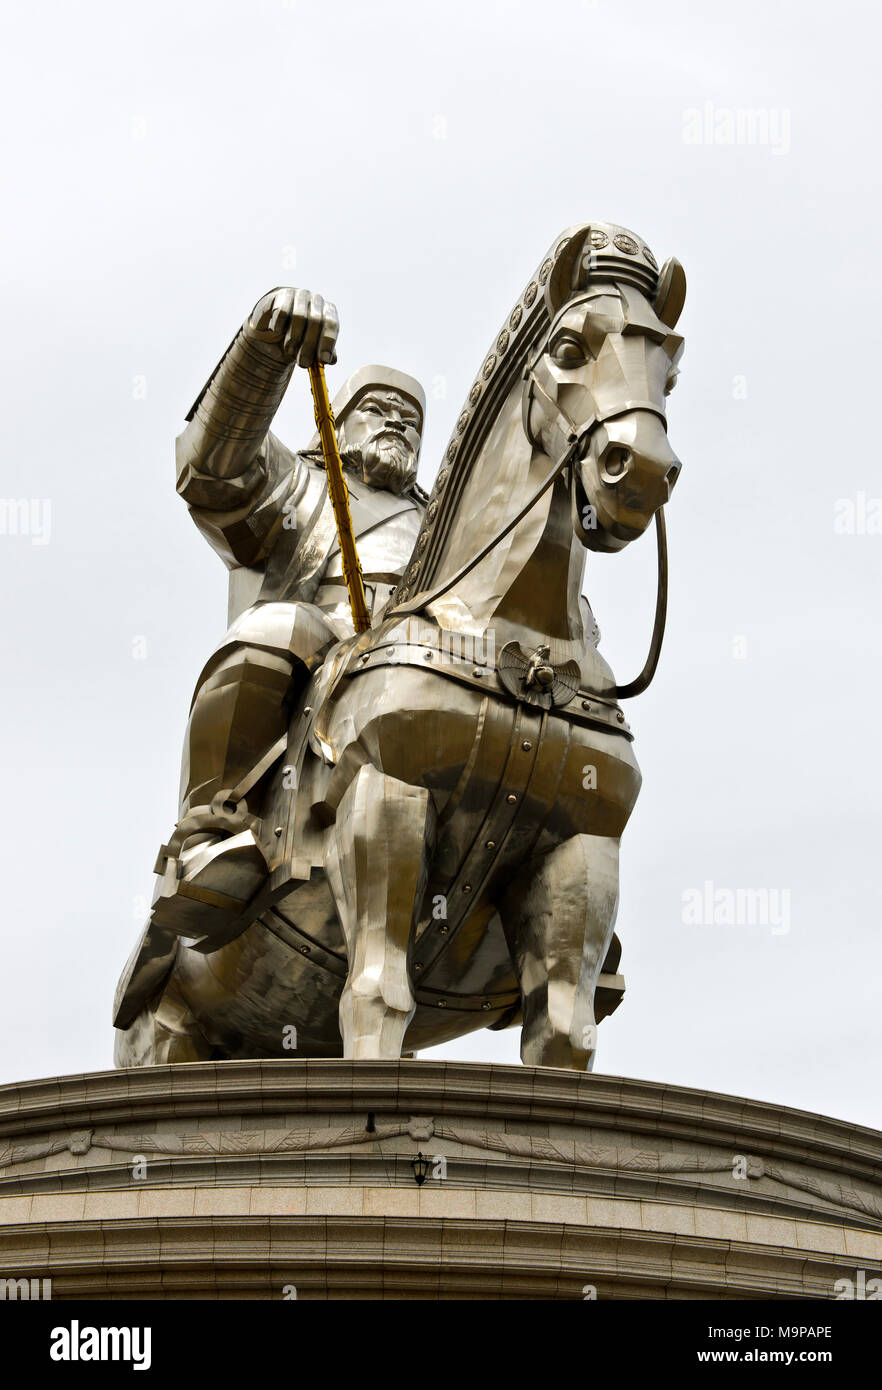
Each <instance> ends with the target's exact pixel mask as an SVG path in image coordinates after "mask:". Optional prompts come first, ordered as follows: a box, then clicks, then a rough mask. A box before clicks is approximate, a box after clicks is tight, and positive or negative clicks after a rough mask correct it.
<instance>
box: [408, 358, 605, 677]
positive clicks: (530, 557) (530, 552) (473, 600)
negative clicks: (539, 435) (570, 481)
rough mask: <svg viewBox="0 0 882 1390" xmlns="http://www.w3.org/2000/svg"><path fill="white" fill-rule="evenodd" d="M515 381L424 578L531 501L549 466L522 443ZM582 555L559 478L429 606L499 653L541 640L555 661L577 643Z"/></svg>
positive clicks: (446, 571)
mask: <svg viewBox="0 0 882 1390" xmlns="http://www.w3.org/2000/svg"><path fill="white" fill-rule="evenodd" d="M520 398H521V384H520V382H518V383H516V385H515V386H514V387H513V389H512V391H511V393H510V394H509V397H508V399H507V400H506V402H505V403H504V405H503V406H502V408H501V410H500V411H499V414H498V416H497V418H496V420H495V422H494V424H493V427H492V428H491V430H490V431H489V433H488V436H487V439H486V441H485V443H484V445H483V447H482V448H481V451H480V453H479V454H478V457H477V458H476V460H475V463H474V465H473V467H472V469H471V470H470V475H469V478H468V481H467V482H466V484H465V486H464V487H463V489H462V491H461V493H460V496H459V498H458V502H457V505H456V507H455V509H454V510H453V512H452V513H451V515H450V516H449V518H448V527H447V540H446V542H445V544H444V547H443V549H442V552H441V555H440V557H439V563H438V566H437V567H436V570H435V573H434V575H433V578H432V587H433V588H435V587H436V586H438V585H439V584H443V582H444V581H445V579H447V578H449V577H450V576H452V575H453V574H455V573H456V572H457V571H458V570H459V569H460V568H461V567H462V566H463V565H465V564H467V563H468V561H469V560H471V559H472V558H473V556H475V555H476V554H477V553H478V552H479V551H480V550H481V549H483V547H484V546H485V545H486V544H487V542H488V541H489V540H492V538H493V537H494V536H495V535H496V534H497V533H498V532H499V531H500V530H502V528H503V527H504V526H505V525H506V523H507V522H508V521H510V520H511V518H512V516H514V515H516V514H517V512H519V511H520V510H521V508H522V507H523V506H525V504H526V503H527V502H528V501H529V499H530V497H531V496H532V495H533V493H535V492H536V490H537V489H538V488H539V486H540V485H541V483H542V481H543V479H544V478H546V477H547V476H548V473H549V472H550V471H551V468H552V460H550V459H549V458H548V457H547V456H546V455H545V454H544V453H542V452H540V451H538V450H536V449H534V448H533V446H532V445H531V444H530V443H529V441H528V440H527V438H526V436H525V434H524V431H523V425H522V423H521V401H520ZM583 568H584V551H583V549H582V547H581V544H580V543H579V541H578V540H577V538H576V536H575V533H574V531H573V526H572V520H571V516H570V502H569V494H568V489H567V484H566V481H565V477H559V478H558V479H557V480H556V482H555V483H554V484H553V486H552V487H551V488H550V489H549V490H548V491H547V492H546V493H545V494H544V495H543V496H542V497H541V498H540V499H539V501H538V502H537V503H536V504H535V506H533V507H532V508H531V509H530V511H529V512H528V513H527V515H526V516H525V517H524V518H523V519H522V520H521V521H520V522H519V523H518V525H517V526H516V527H514V528H513V529H512V531H510V532H509V534H508V535H507V536H505V537H504V538H503V539H502V540H501V541H500V542H499V543H498V545H496V546H494V548H493V549H492V550H491V551H490V553H489V555H487V556H486V557H485V558H484V559H483V560H481V561H480V562H479V563H478V564H477V565H476V566H475V567H474V569H472V570H470V571H469V573H468V574H466V575H465V576H464V577H463V578H462V579H461V580H459V581H458V582H457V583H456V584H454V585H453V586H452V587H451V588H450V590H449V591H448V592H447V593H446V594H444V595H443V596H442V597H441V598H440V599H438V600H437V601H436V602H435V603H434V604H432V605H431V607H430V610H429V611H430V612H431V613H432V615H433V616H435V617H436V618H437V619H438V621H439V622H440V624H441V626H442V627H449V628H454V629H458V630H459V631H467V632H472V633H474V634H476V635H477V634H482V633H485V632H487V630H488V629H492V630H493V631H494V633H495V634H496V643H497V647H498V646H499V645H500V644H502V643H504V642H505V641H509V640H514V639H516V640H519V641H520V642H521V643H522V645H525V646H535V645H538V644H539V643H540V642H547V641H548V640H549V639H550V640H551V641H552V643H553V644H554V646H555V648H556V649H557V652H558V654H559V657H560V659H565V657H566V656H569V655H578V651H580V650H581V648H582V646H583V645H584V642H583V636H584V634H583V627H582V616H581V610H580V604H579V594H580V590H581V582H582V571H583Z"/></svg>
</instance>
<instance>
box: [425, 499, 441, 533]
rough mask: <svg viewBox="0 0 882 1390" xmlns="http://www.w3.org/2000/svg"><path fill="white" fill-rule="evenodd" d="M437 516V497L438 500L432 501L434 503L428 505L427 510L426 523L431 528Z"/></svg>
mask: <svg viewBox="0 0 882 1390" xmlns="http://www.w3.org/2000/svg"><path fill="white" fill-rule="evenodd" d="M437 515H438V499H437V497H436V498H435V499H434V501H432V502H430V503H429V505H428V507H427V509H426V522H427V524H428V525H429V526H431V524H432V522H433V521H434V520H435V517H436V516H437Z"/></svg>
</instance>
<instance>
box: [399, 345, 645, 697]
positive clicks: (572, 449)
mask: <svg viewBox="0 0 882 1390" xmlns="http://www.w3.org/2000/svg"><path fill="white" fill-rule="evenodd" d="M544 351H545V347H544V345H543V347H542V348H541V349H540V350H539V352H538V353H537V355H536V357H534V359H533V361H532V362H528V363H527V365H526V366H525V367H524V370H523V373H522V379H523V381H524V387H525V389H524V394H523V402H522V418H523V426H524V433H525V434H526V436H527V439H528V441H529V442H530V444H532V446H533V447H534V448H541V444H540V442H539V441H538V440H537V439H536V438H535V437H534V435H533V432H532V430H531V427H530V413H531V406H532V404H533V399H534V396H535V394H537V393H538V394H540V395H541V396H543V397H544V399H545V401H546V402H547V404H548V405H550V406H551V408H552V409H553V410H554V411H555V412H556V413H557V415H558V417H559V420H560V421H561V423H562V427H563V428H562V433H563V436H564V440H565V443H564V448H563V451H562V453H561V456H560V458H559V459H558V460H557V462H556V463H555V464H554V466H553V468H552V469H551V471H550V473H548V474H547V475H546V477H545V478H543V480H542V482H541V483H540V484H539V487H538V488H537V489H536V491H535V492H534V493H533V495H532V497H530V499H529V501H527V502H526V503H525V504H524V506H523V507H521V509H520V511H519V512H518V513H517V515H516V516H514V517H513V518H512V519H511V520H510V521H508V522H506V524H505V526H503V528H502V530H501V531H498V532H497V533H496V535H495V536H494V537H493V539H492V540H490V541H488V542H487V544H486V545H485V546H483V547H482V548H481V550H479V551H478V552H477V554H476V555H473V556H472V558H471V559H470V560H468V561H467V562H466V564H464V565H462V566H461V567H460V569H458V570H457V571H456V573H455V574H454V575H452V576H451V578H450V579H447V580H445V581H444V583H443V584H439V585H437V586H436V587H435V588H434V589H430V590H428V591H425V590H424V591H423V592H421V593H419V594H417V595H416V596H415V597H414V598H412V599H410V600H408V601H407V602H405V603H398V604H396V605H395V607H394V608H391V609H389V610H388V611H387V612H386V614H385V616H386V617H388V618H391V617H404V616H406V615H407V614H410V613H416V612H418V611H419V609H421V608H427V607H428V606H429V604H431V603H434V602H435V600H436V599H439V598H441V597H442V596H443V595H444V594H446V593H447V592H448V591H449V590H450V589H452V588H453V587H454V586H455V585H456V584H458V583H459V582H460V580H462V579H464V578H465V576H466V575H467V574H470V573H471V571H472V570H473V569H474V568H475V567H476V566H477V565H479V564H480V563H481V561H482V560H484V559H485V558H486V557H487V556H488V555H489V554H490V553H491V551H493V550H495V548H496V546H497V545H499V543H500V541H503V540H504V539H505V537H506V536H507V535H509V533H510V532H511V531H513V530H514V528H515V527H516V526H518V525H519V524H520V522H522V521H523V519H524V517H525V516H526V515H527V514H528V513H529V512H530V511H532V509H533V507H535V505H536V503H537V502H538V501H539V499H540V498H541V497H543V496H544V495H545V493H546V492H547V491H548V489H549V488H550V487H551V485H552V484H553V483H554V482H555V480H556V479H557V478H559V477H560V475H561V474H562V473H563V472H564V470H565V469H566V468H568V467H569V466H570V465H571V464H572V462H573V459H574V458H581V457H583V456H584V452H585V449H586V448H587V445H588V441H589V439H590V437H591V434H592V433H593V432H594V430H595V429H596V428H597V426H598V425H602V424H604V423H605V421H607V420H613V419H616V418H617V417H618V416H620V415H625V414H627V413H628V412H629V411H632V410H648V411H651V413H652V414H653V415H656V416H658V417H659V419H661V420H662V422H663V423H664V424H665V426H667V421H666V419H665V416H664V413H663V412H662V411H661V410H659V408H658V406H657V405H656V404H655V402H654V401H619V402H615V403H614V405H613V407H612V408H611V409H609V410H607V411H606V412H605V413H604V414H603V415H592V416H591V417H590V418H589V419H587V420H585V421H584V422H583V424H582V425H580V426H577V425H576V424H575V423H574V422H573V420H571V419H570V416H569V415H568V414H567V412H566V411H565V410H564V408H563V407H562V406H561V405H559V404H558V402H557V401H556V400H554V399H553V397H551V396H550V395H549V394H548V392H547V391H546V390H545V387H544V386H543V385H542V383H541V382H540V381H539V379H538V377H537V376H536V366H537V364H538V362H539V360H540V358H541V357H542V356H543V354H544ZM574 481H575V479H574V477H573V476H572V475H571V485H573V484H574ZM655 534H656V554H657V567H658V581H657V586H656V599H655V619H654V622H653V628H652V638H651V640H650V644H649V651H648V653H647V657H646V660H645V662H644V663H643V669H642V670H641V672H640V674H639V675H638V676H636V677H635V678H634V680H632V681H628V682H627V684H625V685H615V686H613V687H612V689H611V690H608V691H605V692H604V696H605V698H607V699H608V698H610V697H611V696H612V697H613V698H615V699H619V700H627V699H630V698H631V696H633V695H640V694H642V692H643V691H644V690H646V689H647V687H648V686H649V684H650V682H651V681H652V678H653V676H654V675H655V673H656V670H657V668H658V663H659V657H660V656H661V649H662V642H663V641H664V635H665V620H666V617H667V608H668V543H667V531H666V528H665V519H664V507H659V508H658V509H657V510H656V513H655ZM586 693H587V694H590V693H591V692H590V691H587V692H586Z"/></svg>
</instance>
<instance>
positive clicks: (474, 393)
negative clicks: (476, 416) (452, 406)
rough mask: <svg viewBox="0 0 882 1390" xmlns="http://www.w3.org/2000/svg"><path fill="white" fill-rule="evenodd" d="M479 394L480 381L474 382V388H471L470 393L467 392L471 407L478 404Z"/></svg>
mask: <svg viewBox="0 0 882 1390" xmlns="http://www.w3.org/2000/svg"><path fill="white" fill-rule="evenodd" d="M480 394H481V383H480V381H476V382H475V384H474V386H473V387H472V389H471V391H470V392H469V400H470V401H471V403H472V405H477V404H478V397H479V396H480Z"/></svg>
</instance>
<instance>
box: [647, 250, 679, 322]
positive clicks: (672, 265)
mask: <svg viewBox="0 0 882 1390" xmlns="http://www.w3.org/2000/svg"><path fill="white" fill-rule="evenodd" d="M685 303H686V272H685V270H684V269H683V267H682V266H681V264H680V262H679V261H678V260H677V257H676V256H671V257H670V258H669V259H668V260H666V261H665V263H664V265H663V266H662V269H661V274H660V275H659V277H658V289H657V290H656V292H655V299H654V300H653V301H652V307H653V308H654V309H655V312H656V314H657V315H658V317H659V318H660V319H661V321H662V323H663V324H666V325H667V327H668V328H675V327H676V324H677V319H678V318H679V317H680V315H681V313H682V312H683V305H684V304H685Z"/></svg>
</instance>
